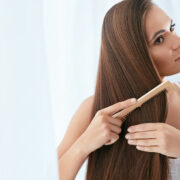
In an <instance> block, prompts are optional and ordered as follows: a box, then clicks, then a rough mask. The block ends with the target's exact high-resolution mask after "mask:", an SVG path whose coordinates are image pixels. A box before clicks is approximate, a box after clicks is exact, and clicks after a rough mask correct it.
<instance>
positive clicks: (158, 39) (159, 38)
mask: <svg viewBox="0 0 180 180" xmlns="http://www.w3.org/2000/svg"><path fill="white" fill-rule="evenodd" d="M162 38H163V36H162V35H161V36H159V37H158V38H157V39H156V41H155V42H154V44H155V45H156V44H160V43H161V42H162Z"/></svg>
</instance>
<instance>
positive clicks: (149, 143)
mask: <svg viewBox="0 0 180 180" xmlns="http://www.w3.org/2000/svg"><path fill="white" fill-rule="evenodd" d="M128 144H131V145H139V146H158V144H159V142H158V141H157V139H146V140H142V139H141V140H139V139H138V140H134V139H133V140H132V139H130V140H128Z"/></svg>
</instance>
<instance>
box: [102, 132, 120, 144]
mask: <svg viewBox="0 0 180 180" xmlns="http://www.w3.org/2000/svg"><path fill="white" fill-rule="evenodd" d="M118 139H119V135H118V134H116V133H113V132H111V138H110V140H109V141H108V142H107V143H106V144H105V145H110V144H113V143H115V142H116V141H117V140H118Z"/></svg>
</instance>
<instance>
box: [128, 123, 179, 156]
mask: <svg viewBox="0 0 180 180" xmlns="http://www.w3.org/2000/svg"><path fill="white" fill-rule="evenodd" d="M128 132H129V133H128V134H126V136H125V137H126V138H127V139H128V143H129V144H131V145H136V148H137V149H138V150H141V151H146V152H156V153H161V154H163V155H166V156H169V157H180V130H179V129H176V128H175V127H173V126H170V125H168V124H165V123H144V124H139V125H135V126H131V127H129V128H128ZM128 136H129V137H128Z"/></svg>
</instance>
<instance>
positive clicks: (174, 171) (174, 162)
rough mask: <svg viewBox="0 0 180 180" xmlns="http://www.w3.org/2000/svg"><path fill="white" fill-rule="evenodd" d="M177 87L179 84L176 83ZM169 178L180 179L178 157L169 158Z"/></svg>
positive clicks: (179, 160) (172, 179)
mask: <svg viewBox="0 0 180 180" xmlns="http://www.w3.org/2000/svg"><path fill="white" fill-rule="evenodd" d="M176 84H177V85H178V86H179V87H180V84H179V83H176ZM169 164H170V176H171V180H180V158H177V159H171V158H169Z"/></svg>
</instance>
